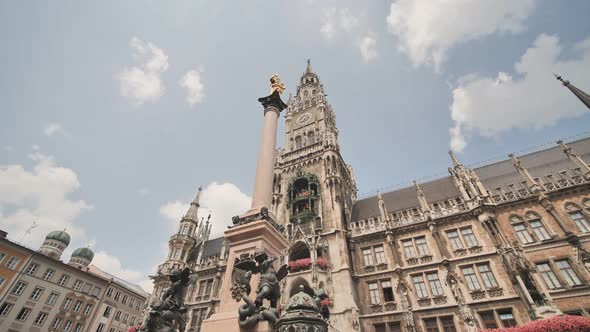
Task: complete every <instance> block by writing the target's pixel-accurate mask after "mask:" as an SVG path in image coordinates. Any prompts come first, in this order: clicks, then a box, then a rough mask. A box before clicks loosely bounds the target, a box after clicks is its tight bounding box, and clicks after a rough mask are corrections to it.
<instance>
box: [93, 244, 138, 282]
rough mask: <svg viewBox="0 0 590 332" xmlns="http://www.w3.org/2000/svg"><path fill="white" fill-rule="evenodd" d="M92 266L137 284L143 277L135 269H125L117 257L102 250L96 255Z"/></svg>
mask: <svg viewBox="0 0 590 332" xmlns="http://www.w3.org/2000/svg"><path fill="white" fill-rule="evenodd" d="M92 265H94V266H96V267H98V268H99V269H101V270H103V271H105V272H108V273H110V274H112V275H114V276H116V277H119V278H121V279H124V280H126V281H130V282H136V281H138V280H140V278H142V277H143V274H142V273H141V272H139V271H137V270H134V269H129V268H124V267H123V265H122V264H121V261H120V260H119V259H118V258H117V257H115V256H113V255H111V254H109V253H107V252H106V251H102V250H101V251H98V252H96V253H94V259H93V260H92Z"/></svg>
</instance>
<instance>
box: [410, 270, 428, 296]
mask: <svg viewBox="0 0 590 332" xmlns="http://www.w3.org/2000/svg"><path fill="white" fill-rule="evenodd" d="M412 281H413V282H414V288H416V295H417V296H418V298H426V297H428V290H427V289H426V284H425V283H424V277H423V276H422V275H417V276H413V277H412Z"/></svg>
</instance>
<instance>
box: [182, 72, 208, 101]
mask: <svg viewBox="0 0 590 332" xmlns="http://www.w3.org/2000/svg"><path fill="white" fill-rule="evenodd" d="M179 84H180V86H181V87H183V88H184V89H185V90H186V101H187V102H188V104H189V105H190V106H191V107H192V106H194V105H195V104H198V103H201V102H202V101H203V99H204V98H205V86H204V85H203V82H202V79H201V73H200V72H198V71H196V70H189V71H187V72H186V74H184V76H183V77H182V79H181V80H180V82H179Z"/></svg>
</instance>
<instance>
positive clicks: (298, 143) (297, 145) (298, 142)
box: [295, 136, 303, 149]
mask: <svg viewBox="0 0 590 332" xmlns="http://www.w3.org/2000/svg"><path fill="white" fill-rule="evenodd" d="M302 142H303V141H302V140H301V136H297V137H295V149H301V148H302V147H303V143H302Z"/></svg>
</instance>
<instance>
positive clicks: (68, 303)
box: [62, 297, 74, 310]
mask: <svg viewBox="0 0 590 332" xmlns="http://www.w3.org/2000/svg"><path fill="white" fill-rule="evenodd" d="M72 302H74V299H71V298H69V297H68V298H66V299H65V300H64V303H63V304H62V308H64V309H65V310H68V309H70V307H71V306H72Z"/></svg>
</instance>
